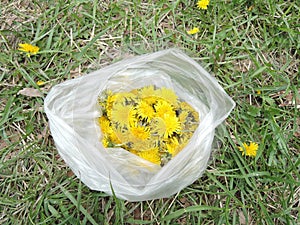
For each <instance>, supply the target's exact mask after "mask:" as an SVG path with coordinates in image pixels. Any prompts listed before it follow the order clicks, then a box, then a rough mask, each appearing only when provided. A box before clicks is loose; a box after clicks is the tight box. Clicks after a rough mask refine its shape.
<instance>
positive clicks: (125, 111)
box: [111, 104, 133, 126]
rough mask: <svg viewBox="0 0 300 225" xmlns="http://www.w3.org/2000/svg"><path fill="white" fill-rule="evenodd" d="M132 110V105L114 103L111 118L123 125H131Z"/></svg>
mask: <svg viewBox="0 0 300 225" xmlns="http://www.w3.org/2000/svg"><path fill="white" fill-rule="evenodd" d="M131 110H133V107H132V106H131V105H125V106H124V105H122V104H114V105H113V108H112V111H111V120H112V121H113V122H117V123H118V124H120V125H121V126H129V118H130V116H131V113H130V112H131Z"/></svg>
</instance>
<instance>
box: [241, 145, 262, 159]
mask: <svg viewBox="0 0 300 225" xmlns="http://www.w3.org/2000/svg"><path fill="white" fill-rule="evenodd" d="M257 149H258V144H257V143H255V142H250V144H249V145H247V144H246V143H245V142H244V143H243V146H242V147H239V150H240V151H241V152H242V155H246V156H251V157H255V156H256V153H257Z"/></svg>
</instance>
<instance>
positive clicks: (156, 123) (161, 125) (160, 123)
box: [150, 117, 167, 137]
mask: <svg viewBox="0 0 300 225" xmlns="http://www.w3.org/2000/svg"><path fill="white" fill-rule="evenodd" d="M166 129H167V128H166V124H165V121H164V120H163V119H162V118H160V117H155V118H153V120H152V121H151V123H150V130H151V133H152V136H156V135H157V136H160V137H162V136H164V134H165V132H166Z"/></svg>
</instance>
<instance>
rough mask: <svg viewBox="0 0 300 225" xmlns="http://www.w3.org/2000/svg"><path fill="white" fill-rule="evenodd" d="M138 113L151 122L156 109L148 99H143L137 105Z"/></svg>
mask: <svg viewBox="0 0 300 225" xmlns="http://www.w3.org/2000/svg"><path fill="white" fill-rule="evenodd" d="M137 114H138V116H139V117H141V118H142V119H145V120H146V121H147V122H149V121H150V120H151V119H152V118H153V117H154V109H153V107H152V106H151V105H149V103H148V102H147V101H143V100H141V101H140V102H139V104H138V106H137Z"/></svg>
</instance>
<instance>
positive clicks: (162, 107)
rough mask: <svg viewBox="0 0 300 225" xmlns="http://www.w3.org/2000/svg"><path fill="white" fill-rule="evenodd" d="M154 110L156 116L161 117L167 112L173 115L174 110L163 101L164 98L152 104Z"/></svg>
mask: <svg viewBox="0 0 300 225" xmlns="http://www.w3.org/2000/svg"><path fill="white" fill-rule="evenodd" d="M154 108H155V111H156V114H155V115H156V116H157V117H163V116H164V115H165V114H169V115H172V116H175V111H174V110H173V106H172V105H171V104H170V103H168V102H166V101H164V100H159V101H158V102H157V103H156V104H155V105H154Z"/></svg>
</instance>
